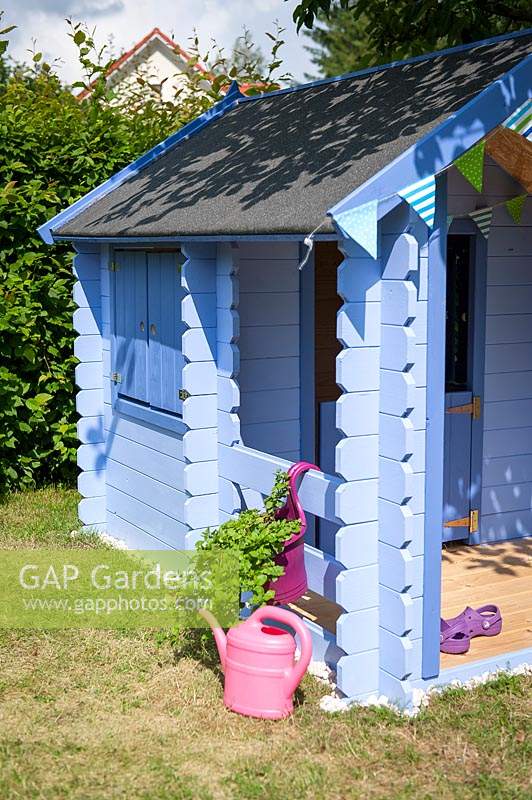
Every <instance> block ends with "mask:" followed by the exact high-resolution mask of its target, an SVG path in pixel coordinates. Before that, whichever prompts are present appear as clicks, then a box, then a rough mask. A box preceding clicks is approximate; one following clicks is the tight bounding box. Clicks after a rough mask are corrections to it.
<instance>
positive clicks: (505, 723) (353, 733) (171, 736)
mask: <svg viewBox="0 0 532 800" xmlns="http://www.w3.org/2000/svg"><path fill="white" fill-rule="evenodd" d="M76 502H77V496H76V493H75V492H73V491H64V490H56V489H48V490H45V491H41V492H33V493H28V494H21V495H15V496H13V497H12V498H10V499H9V500H8V501H7V502H6V503H5V504H3V505H0V542H1V544H2V546H4V547H14V546H37V547H38V546H43V545H46V544H52V543H55V544H61V545H64V544H66V543H67V542H68V543H70V545H71V546H80V545H81V546H83V544H84V542H83V541H80V540H79V539H77V538H74V539H73V538H71V537H70V536H69V532H70V530H71V529H72V528H75V527H76V524H77V520H76V510H75V508H76ZM531 684H532V681H530V679H526V678H516V677H511V678H508V677H503V678H500V679H499V680H497V681H496V682H494V683H492V684H490V685H487V686H484V687H481V688H479V689H476V690H475V691H472V692H464V691H462V690H452V691H449V692H447V693H446V694H445V695H443V696H441V697H439V698H438V699H436V700H434V702H433V703H432V705H431V707H430V708H429V709H428V710H426V711H425V712H423V713H422V714H421V715H420V716H419V717H418V718H417V719H416V720H413V721H412V720H405V719H402V718H399V717H397V716H395V715H394V714H392V713H391V712H388V711H382V710H370V709H353V710H351V711H349V712H348V713H345V714H341V715H340V714H336V715H328V714H325V713H323V712H322V711H320V709H319V705H318V703H319V698H320V697H321V696H322V694H324V689H323V686H321V685H319V684H318V683H317V682H316V681H314V680H313V679H312V678H310V677H308V676H307V677H306V678H305V680H304V681H303V684H302V687H301V692H300V696H299V703H298V706H297V709H296V711H295V713H294V715H293V717H291V718H290V719H288V720H284V721H281V722H274V723H272V722H267V721H261V720H252V719H246V718H244V717H239V716H237V715H236V714H231V713H229V712H227V711H226V710H225V709H224V707H223V704H222V683H221V675H220V672H219V670H218V668H217V657H216V655H215V653H214V651H213V650H212V649H209V650H207V651H205V650H202V648H201V647H200V645H199V644H196V645H195V644H194V641H193V640H192V639H191V637H189V639H188V641H184V642H183V644H182V646H181V647H180V648H179V651H178V652H176V651H175V650H174V649H172V647H171V646H170V645H169V644H163V645H158V644H157V643H156V638H155V635H154V634H153V633H152V632H149V631H148V632H144V633H142V634H138V633H135V634H127V635H125V634H120V633H117V632H92V631H86V630H83V631H75V632H71V631H60V632H55V633H45V632H34V631H23V632H13V631H5V630H4V631H0V798H2V800H14V799H15V798H17V799H18V798H39V800H52V799H53V800H63V798H65V799H66V798H68V799H69V800H109V799H110V798H128V799H131V800H140V798H142V799H143V800H178V799H180V798H191V800H192V799H193V800H202V798H246V799H247V798H249V800H251V799H252V798H253V800H254V799H255V798H256V799H257V800H259V799H262V798H264V800H277V799H278V798H279V800H280V799H281V798H296V800H302V799H303V798H309V799H312V800H318V798H330V800H337V799H340V798H366V797H367V798H379V800H384V798H390V799H393V800H402V798H438V800H440V799H441V800H444V799H445V798H461V799H463V800H468V798H490V800H491V799H492V798H493V800H506V799H507V800H510V799H511V800H518V799H520V798H522V799H523V800H525V798H528V800H530V798H531V797H532V782H531V778H530V775H531V747H530V738H529V737H530V730H531V724H530V719H531V714H530V712H531V702H530V689H531V688H532V686H531Z"/></svg>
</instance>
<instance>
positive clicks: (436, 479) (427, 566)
mask: <svg viewBox="0 0 532 800" xmlns="http://www.w3.org/2000/svg"><path fill="white" fill-rule="evenodd" d="M446 270H447V176H446V175H445V173H444V174H442V175H438V176H437V177H436V218H435V224H434V229H433V231H432V233H431V235H430V237H429V263H428V307H427V432H426V437H427V438H426V453H427V455H426V462H425V472H426V476H425V477H426V482H425V537H424V538H425V541H424V560H423V654H422V677H423V678H434V677H436V676H437V675H438V674H439V671H440V609H441V549H442V520H443V454H444V440H443V434H444V422H445V302H446Z"/></svg>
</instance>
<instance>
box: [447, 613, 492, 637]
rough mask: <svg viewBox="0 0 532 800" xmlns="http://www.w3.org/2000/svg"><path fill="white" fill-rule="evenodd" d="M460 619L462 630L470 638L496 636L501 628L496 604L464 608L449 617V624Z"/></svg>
mask: <svg viewBox="0 0 532 800" xmlns="http://www.w3.org/2000/svg"><path fill="white" fill-rule="evenodd" d="M458 620H461V621H462V630H463V631H464V633H466V634H467V635H468V636H469V638H470V639H473V638H474V637H475V636H497V634H499V633H500V632H501V630H502V616H501V612H500V609H499V608H498V606H494V605H487V606H481V607H480V608H477V609H476V610H475V609H474V608H470V607H469V606H467V608H464V610H463V611H462V613H461V614H459V615H458V617H455V619H449V620H447V622H448V623H449V624H450V625H453V624H454V623H458Z"/></svg>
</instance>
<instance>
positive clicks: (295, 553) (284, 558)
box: [266, 461, 319, 604]
mask: <svg viewBox="0 0 532 800" xmlns="http://www.w3.org/2000/svg"><path fill="white" fill-rule="evenodd" d="M309 469H315V470H318V472H319V467H317V466H316V465H315V464H310V463H309V462H308V461H298V462H297V464H292V466H291V467H290V469H289V470H288V495H287V498H286V503H285V505H284V506H283V508H281V509H279V511H278V512H277V518H278V519H288V520H293V519H298V520H300V521H301V530H300V531H299V532H298V533H294V535H293V536H291V537H290V539H288V541H287V542H285V544H284V549H283V551H282V553H279V555H278V556H277V558H276V559H275V563H276V564H279V565H280V566H283V567H284V574H283V575H281V577H280V578H277V580H276V581H271V582H270V583H268V584H267V585H266V588H267V589H273V590H274V591H275V597H274V599H273V601H272V602H273V603H283V604H285V603H293V602H294V600H297V599H298V598H300V597H301V596H302V595H304V594H305V592H306V591H307V589H308V585H307V573H306V570H305V551H304V542H303V536H304V535H305V531H306V530H307V520H306V518H305V512H304V511H303V506H302V505H301V502H300V500H299V497H298V495H297V485H298V480H299V478H301V477H303V475H304V474H305V472H308V471H309Z"/></svg>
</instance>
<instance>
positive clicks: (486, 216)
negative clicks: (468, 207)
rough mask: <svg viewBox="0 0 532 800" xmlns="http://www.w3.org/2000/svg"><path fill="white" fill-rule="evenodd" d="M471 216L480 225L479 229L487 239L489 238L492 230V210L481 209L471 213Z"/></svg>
mask: <svg viewBox="0 0 532 800" xmlns="http://www.w3.org/2000/svg"><path fill="white" fill-rule="evenodd" d="M469 216H470V217H471V219H472V220H473V222H475V223H476V224H477V225H478V228H479V230H480V232H481V234H482V235H483V237H484V238H485V239H487V238H488V236H489V234H490V228H491V218H492V217H493V209H492V208H479V209H478V210H477V211H470V212H469Z"/></svg>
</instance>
